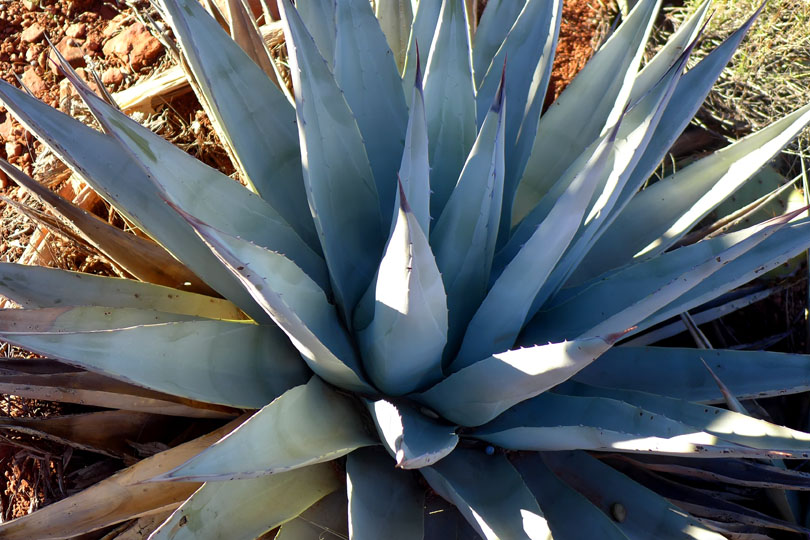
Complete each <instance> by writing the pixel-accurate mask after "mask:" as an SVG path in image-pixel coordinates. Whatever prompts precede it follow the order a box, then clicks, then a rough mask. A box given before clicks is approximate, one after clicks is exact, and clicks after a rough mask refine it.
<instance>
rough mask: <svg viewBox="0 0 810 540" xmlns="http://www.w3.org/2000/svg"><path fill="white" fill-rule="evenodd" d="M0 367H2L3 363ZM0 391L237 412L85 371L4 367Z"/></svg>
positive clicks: (163, 409) (171, 409)
mask: <svg viewBox="0 0 810 540" xmlns="http://www.w3.org/2000/svg"><path fill="white" fill-rule="evenodd" d="M26 361H29V360H26ZM35 361H38V360H35ZM0 368H6V365H5V363H2V364H0ZM65 368H66V369H65V370H67V369H69V368H67V366H65ZM0 394H5V395H14V396H20V397H24V398H28V399H41V400H46V401H59V402H63V403H75V404H78V405H88V406H93V407H106V408H111V409H122V410H126V411H140V412H144V413H151V414H161V415H166V416H184V417H189V418H212V419H228V418H233V417H234V416H236V415H237V414H238V411H236V410H235V409H230V408H228V407H222V406H219V405H211V404H208V403H200V402H196V401H192V400H185V399H182V398H177V397H175V396H170V395H168V394H162V393H160V392H155V391H153V390H147V389H145V388H141V387H139V386H135V385H132V384H128V383H125V382H121V381H117V380H115V379H111V378H109V377H105V376H103V375H98V374H96V373H91V372H89V371H75V372H68V373H45V374H32V373H25V372H20V371H12V370H10V369H8V370H5V373H0Z"/></svg>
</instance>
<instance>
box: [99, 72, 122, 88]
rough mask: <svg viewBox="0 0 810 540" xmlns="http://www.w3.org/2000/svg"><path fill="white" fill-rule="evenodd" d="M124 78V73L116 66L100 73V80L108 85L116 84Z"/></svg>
mask: <svg viewBox="0 0 810 540" xmlns="http://www.w3.org/2000/svg"><path fill="white" fill-rule="evenodd" d="M123 80H124V74H123V73H121V70H120V69H118V68H108V69H106V70H105V71H104V73H103V74H102V75H101V82H103V83H104V84H106V85H109V86H118V85H119V84H121V82H122V81H123Z"/></svg>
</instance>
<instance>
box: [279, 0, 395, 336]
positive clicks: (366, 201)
mask: <svg viewBox="0 0 810 540" xmlns="http://www.w3.org/2000/svg"><path fill="white" fill-rule="evenodd" d="M279 7H280V8H281V11H282V18H283V21H284V34H285V36H286V38H287V48H288V50H289V55H290V67H291V72H292V79H293V87H294V88H295V110H296V114H297V118H298V133H299V138H300V141H301V155H302V159H303V162H304V183H305V185H306V189H307V196H308V197H309V205H310V208H311V210H312V213H313V216H314V217H315V227H316V229H317V230H318V235H319V237H320V239H321V246H322V248H323V252H324V255H325V256H326V264H327V266H328V267H329V274H330V277H331V279H332V288H333V290H334V293H335V297H336V300H337V303H338V306H339V307H340V309H341V310H342V313H343V315H344V319H345V320H346V321H351V313H352V310H353V309H354V307H355V305H356V304H357V302H358V300H359V299H360V297H361V296H362V295H363V293H364V292H365V290H366V289H367V288H368V285H369V283H371V280H372V279H373V278H374V273H375V272H376V270H377V262H378V261H379V255H380V253H381V251H382V248H383V246H384V244H385V238H384V237H383V236H382V231H383V230H384V229H385V230H387V227H385V226H387V225H388V221H387V220H386V221H385V222H384V223H383V220H382V217H381V214H380V200H379V198H378V196H377V188H376V186H375V183H374V175H373V174H372V170H371V166H370V165H369V161H368V156H367V154H366V150H365V147H364V146H363V139H362V136H361V134H360V129H359V128H358V127H357V122H356V121H355V118H354V116H353V114H352V111H351V109H349V106H348V105H347V103H346V99H345V98H344V97H343V94H342V92H341V91H340V89H339V88H338V86H337V83H336V82H335V79H334V77H333V76H332V73H331V72H330V71H329V68H328V66H327V65H326V64H325V63H324V61H323V57H321V55H320V53H319V52H318V50H317V48H316V47H315V42H314V41H313V40H312V37H311V36H310V35H309V33H308V32H307V30H306V28H305V27H304V25H303V22H302V21H301V17H300V16H299V15H298V12H297V11H296V10H295V8H294V7H293V6H292V3H291V2H290V0H283V1H282V2H280V3H279ZM336 163H340V167H336V166H334V164H336ZM391 182H392V183H393V182H394V179H393V178H392V179H391Z"/></svg>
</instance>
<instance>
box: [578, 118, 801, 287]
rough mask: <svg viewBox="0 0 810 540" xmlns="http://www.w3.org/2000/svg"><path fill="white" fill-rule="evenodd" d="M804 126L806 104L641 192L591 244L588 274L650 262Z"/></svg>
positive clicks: (736, 187) (777, 151)
mask: <svg viewBox="0 0 810 540" xmlns="http://www.w3.org/2000/svg"><path fill="white" fill-rule="evenodd" d="M808 123H810V105H807V106H805V107H802V108H801V109H798V110H797V111H794V112H793V113H791V114H790V115H788V116H786V117H784V118H782V119H780V120H778V121H776V122H774V123H773V124H771V125H770V126H768V127H766V128H764V129H762V130H760V131H758V132H756V133H753V134H751V135H749V136H748V137H746V138H744V139H741V140H740V141H738V142H736V143H734V144H732V145H731V146H728V147H726V148H724V149H722V150H718V151H717V152H715V153H713V154H711V155H709V156H706V157H704V158H702V159H700V160H699V161H696V162H694V163H692V164H691V165H689V166H687V167H685V168H683V169H681V170H679V171H677V172H676V173H674V174H673V175H671V176H670V177H668V178H665V179H663V180H661V181H659V182H656V183H655V184H653V185H651V186H650V187H648V188H647V189H645V190H643V191H642V192H640V193H639V194H638V195H636V196H635V197H634V198H633V199H632V200H630V202H629V203H628V204H627V206H626V207H625V208H624V210H623V211H622V213H621V214H620V215H619V216H618V217H617V218H616V220H615V221H614V222H613V224H612V225H611V226H610V228H609V229H608V230H607V231H606V232H605V233H604V234H603V235H602V237H601V239H600V241H599V243H597V244H596V245H595V246H594V251H593V252H592V253H594V254H592V255H591V257H595V261H596V262H595V264H596V265H597V266H596V268H594V269H593V270H591V273H593V272H594V271H600V270H608V269H610V268H613V267H616V266H620V265H621V264H622V263H624V262H626V261H629V260H631V259H632V258H636V259H646V258H650V257H653V256H655V255H658V254H659V253H662V252H664V251H665V250H667V249H668V248H670V247H671V246H672V245H673V244H674V243H675V242H677V241H678V240H679V239H680V238H681V237H682V236H683V235H684V234H686V233H687V232H689V230H690V229H691V228H692V227H693V226H694V225H695V224H697V223H698V221H700V220H701V219H703V217H704V216H706V214H708V213H709V212H711V211H712V210H713V209H714V208H715V207H716V206H717V205H719V204H720V203H721V202H723V201H724V200H725V199H726V198H728V197H729V196H731V195H732V194H733V193H734V192H735V191H737V189H739V188H740V186H742V185H743V184H744V183H745V181H746V180H748V179H749V178H751V177H752V176H753V175H754V173H756V172H757V171H758V170H759V169H761V168H762V167H763V166H764V165H765V164H766V163H768V161H770V160H771V159H772V158H773V157H774V156H775V155H776V154H778V153H779V151H780V150H781V149H782V148H783V147H784V146H785V145H786V144H787V143H788V142H790V141H791V140H792V139H793V138H794V137H795V136H796V135H797V134H798V133H799V132H800V131H801V130H802V129H804V127H805V126H806V125H807V124H808ZM641 224H643V226H642V225H641ZM607 246H611V249H607ZM597 250H598V254H596V252H597ZM591 264H594V263H591Z"/></svg>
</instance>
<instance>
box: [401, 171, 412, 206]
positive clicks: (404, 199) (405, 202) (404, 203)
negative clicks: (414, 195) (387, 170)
mask: <svg viewBox="0 0 810 540" xmlns="http://www.w3.org/2000/svg"><path fill="white" fill-rule="evenodd" d="M397 187H399V205H400V207H402V210H403V211H404V212H405V213H407V214H412V213H413V211H412V210H411V205H410V204H408V197H406V196H405V189H404V188H403V187H402V179H400V177H399V174H397Z"/></svg>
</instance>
